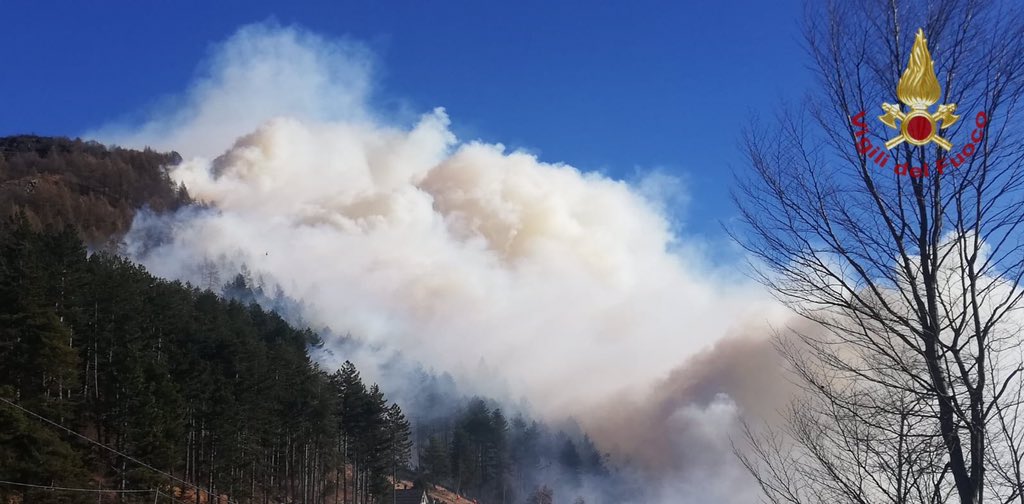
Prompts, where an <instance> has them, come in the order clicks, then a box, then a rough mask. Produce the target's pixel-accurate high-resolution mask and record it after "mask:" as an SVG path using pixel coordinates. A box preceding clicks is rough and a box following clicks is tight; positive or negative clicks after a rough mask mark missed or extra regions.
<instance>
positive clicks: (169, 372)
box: [0, 218, 410, 502]
mask: <svg viewBox="0 0 1024 504" xmlns="http://www.w3.org/2000/svg"><path fill="white" fill-rule="evenodd" d="M7 228H8V230H7V231H5V232H4V233H3V235H2V237H0V398H2V399H4V400H6V401H11V403H14V404H17V405H19V406H20V407H22V408H25V410H21V409H17V408H15V407H12V406H11V405H10V404H11V403H5V404H4V405H3V406H4V407H0V448H2V451H0V454H2V455H0V457H2V458H0V479H2V480H5V481H16V482H25V483H33V484H39V485H51V484H57V485H58V486H65V487H99V486H102V487H104V488H117V489H133V488H134V489H137V488H151V487H163V488H166V489H168V492H170V488H172V487H175V486H177V487H181V486H182V485H183V483H181V482H180V481H175V480H174V479H171V478H169V477H167V476H165V475H162V474H160V473H159V472H157V471H154V470H151V469H147V468H145V467H143V466H141V465H140V464H138V463H137V462H135V461H133V460H130V459H129V458H127V457H125V456H121V455H118V454H117V453H116V452H120V453H123V454H125V455H130V456H131V457H132V458H135V459H138V460H141V461H144V462H146V463H147V464H148V465H151V466H153V467H154V468H156V469H158V470H160V471H163V472H166V473H168V474H170V475H173V476H174V477H176V478H179V479H180V480H184V481H187V482H190V483H194V484H196V485H198V486H199V487H201V488H203V489H209V490H210V491H211V492H213V493H214V494H225V495H228V496H230V499H231V500H233V501H242V502H246V501H252V502H268V501H275V502H277V501H280V500H282V499H284V500H288V501H293V502H318V501H320V500H321V498H322V497H323V496H325V495H326V494H328V493H333V492H344V493H347V494H348V496H349V499H353V498H355V497H357V498H358V500H357V501H358V502H365V501H367V500H368V499H369V497H371V496H380V495H383V494H384V493H386V492H388V489H389V488H390V486H389V483H388V480H387V479H386V478H387V476H388V475H390V474H392V472H393V471H394V470H395V469H396V468H397V467H403V466H404V465H405V464H406V462H407V461H408V459H409V455H410V453H409V451H410V445H409V424H408V422H407V420H406V419H405V418H404V416H403V414H402V412H401V409H400V408H399V407H398V406H397V405H394V404H389V403H388V402H387V400H386V398H385V397H384V394H383V393H382V392H381V391H380V390H379V389H378V388H377V387H376V386H375V385H371V386H369V387H368V386H366V385H365V384H364V383H363V382H362V380H361V378H360V376H359V373H358V372H357V371H356V369H355V367H354V366H352V365H351V364H347V365H346V366H344V367H343V368H342V369H341V370H339V371H337V372H334V373H330V374H328V373H326V372H324V371H323V370H320V369H319V368H318V367H317V366H316V365H313V364H312V363H311V362H310V360H309V357H308V354H307V346H309V345H316V344H318V340H317V337H316V335H315V334H313V333H312V332H310V331H308V330H296V329H293V328H291V327H289V326H288V324H287V323H285V322H284V321H283V320H282V319H281V318H280V317H278V316H276V315H274V314H272V313H267V312H265V311H263V310H262V309H260V308H259V307H258V306H256V305H254V304H253V305H249V306H244V305H242V304H240V303H238V302H234V301H225V300H222V299H220V298H218V297H217V296H216V295H214V294H213V293H211V292H209V291H200V290H197V289H195V288H192V287H188V286H185V285H181V284H179V283H175V282H167V281H163V280H159V279H156V278H154V277H152V276H151V275H149V274H147V273H146V272H145V271H143V270H142V269H141V268H140V267H138V266H136V265H134V264H132V263H130V262H129V261H127V260H125V259H122V258H118V257H114V256H111V255H107V254H105V253H98V254H93V255H92V256H89V257H87V256H86V253H85V249H84V247H83V245H82V243H81V242H80V241H79V240H78V238H77V237H76V236H75V234H74V233H73V232H72V231H71V230H70V229H68V230H65V231H62V232H57V233H37V232H34V231H32V230H31V229H30V226H29V224H28V222H27V220H25V219H24V218H23V219H22V220H21V221H20V222H17V223H15V224H13V225H9V226H7ZM29 412H31V413H35V414H38V415H41V416H42V417H44V418H46V419H50V420H52V421H54V422H56V423H57V424H60V425H63V426H65V427H68V428H69V429H72V430H73V431H75V432H77V433H80V434H82V435H84V436H87V437H88V438H91V439H93V440H95V441H96V442H97V443H98V444H91V443H89V442H87V441H85V440H84V439H83V438H80V437H76V436H73V435H70V434H68V433H67V432H61V430H60V429H59V428H56V427H54V426H52V425H48V424H45V423H44V422H41V421H39V419H38V418H36V417H34V416H33V415H32V414H31V413H29ZM100 444H102V445H103V446H105V447H108V448H109V449H107V448H104V447H102V446H100ZM113 450H116V452H115V451H113ZM346 464H351V465H352V468H353V469H354V473H355V478H354V480H352V481H351V482H350V481H349V480H347V479H342V483H343V485H334V484H333V483H332V481H334V480H335V479H336V478H337V475H338V474H339V473H342V472H343V471H344V470H345V465H346ZM346 484H350V485H351V488H335V487H338V486H341V487H344V486H346ZM13 491H14V492H16V493H18V494H20V496H21V497H23V498H25V502H36V501H39V500H43V499H44V498H55V497H60V498H61V499H63V498H69V496H68V495H64V494H60V493H59V492H58V493H56V494H54V493H48V492H46V491H44V490H27V491H26V490H25V489H24V488H21V489H15V490H13ZM0 492H3V493H4V496H5V497H9V496H10V495H11V494H12V488H9V487H4V486H3V485H0ZM193 495H195V496H196V498H197V502H198V501H199V497H200V495H198V494H195V493H193Z"/></svg>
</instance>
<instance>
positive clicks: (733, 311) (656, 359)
mask: <svg viewBox="0 0 1024 504" xmlns="http://www.w3.org/2000/svg"><path fill="white" fill-rule="evenodd" d="M370 61H371V58H369V56H368V54H367V52H366V51H364V50H362V49H360V48H359V47H358V46H357V45H353V44H341V43H337V42H332V41H328V40H325V39H322V38H320V37H317V36H314V35H311V34H309V33H306V32H303V31H301V30H298V29H292V28H277V27H269V26H265V25H256V26H250V27H246V28H243V29H242V30H240V31H239V32H238V33H237V34H236V35H235V36H233V37H232V38H231V39H229V40H228V41H227V42H225V43H224V44H222V45H220V46H219V47H218V48H217V50H216V51H215V53H214V56H213V57H212V59H211V62H210V64H209V65H208V66H207V67H206V68H205V71H206V72H207V73H208V75H206V76H205V77H203V78H202V79H201V80H200V81H199V82H198V83H197V84H196V85H195V86H194V87H193V88H192V89H191V90H190V91H189V92H188V93H187V94H186V95H185V96H184V98H183V99H182V100H181V102H180V103H181V108H180V109H177V110H172V111H169V112H166V113H163V114H158V115H157V116H155V117H153V118H152V119H151V120H150V121H148V122H147V123H146V124H144V125H142V126H141V127H130V126H109V127H106V128H104V129H102V130H100V132H98V133H97V134H96V136H97V137H99V138H100V139H101V140H104V141H108V142H113V143H117V144H120V145H129V146H146V145H148V146H153V147H158V148H164V149H175V150H178V151H179V152H182V153H183V154H184V155H185V156H186V158H191V159H189V160H188V161H186V162H184V163H182V164H181V165H179V166H178V167H176V168H175V169H174V170H173V172H172V174H171V175H172V178H174V179H175V180H176V181H179V182H182V183H184V184H185V185H186V186H187V187H188V190H189V191H190V193H191V194H192V195H193V196H194V197H195V198H197V199H199V200H201V201H203V202H206V203H208V204H209V206H210V208H209V209H205V210H195V209H191V210H187V211H183V212H181V213H179V214H178V215H175V216H171V217H153V216H150V215H146V214H143V215H141V216H140V217H139V218H138V219H137V220H136V222H135V224H134V226H133V230H132V232H131V233H130V234H129V236H128V238H127V245H128V252H129V254H130V255H132V257H133V258H134V259H136V260H137V261H139V262H141V263H142V264H144V265H145V266H146V267H147V268H148V269H149V270H150V271H152V272H153V273H155V274H157V275H161V276H164V277H168V278H175V279H182V280H189V281H193V282H194V283H197V284H202V283H203V279H202V268H201V265H202V264H203V263H204V262H206V261H210V260H212V261H215V262H218V263H219V264H220V265H221V266H223V267H224V268H226V269H227V270H228V271H230V270H231V269H237V268H238V267H240V266H241V265H242V264H245V265H246V266H247V267H248V268H249V269H250V270H252V271H256V272H260V273H261V274H264V275H266V278H267V279H268V280H269V281H272V282H274V283H276V284H277V286H278V287H280V288H281V289H282V290H283V291H284V292H285V293H286V294H288V295H289V296H290V297H293V298H297V299H301V300H303V302H304V303H306V307H307V310H306V312H305V313H304V314H303V315H304V317H306V318H307V320H308V321H309V322H310V323H311V324H312V325H314V326H318V325H326V326H329V327H331V328H332V329H333V330H334V331H335V332H337V333H349V334H351V335H353V336H354V337H356V338H359V339H362V340H364V341H366V342H367V343H368V345H367V346H366V348H372V349H374V350H373V351H361V352H359V354H358V355H355V356H353V355H348V354H345V355H342V357H344V358H351V359H352V360H353V361H354V362H355V363H356V364H357V365H358V366H360V368H361V369H364V370H365V371H364V372H365V374H367V375H368V377H369V378H370V379H374V371H373V370H374V369H376V368H377V367H378V366H379V365H380V362H379V360H380V359H383V358H385V357H384V356H387V355H390V353H391V352H393V351H397V350H400V351H401V352H403V353H405V354H406V355H411V356H413V357H414V358H415V359H417V360H419V361H421V362H424V363H426V364H427V365H430V366H433V367H435V368H438V369H441V370H445V371H449V372H451V373H452V374H453V375H454V376H455V377H456V379H457V381H458V382H459V383H460V384H461V385H463V386H465V387H466V388H467V389H468V390H470V391H478V392H481V393H488V394H495V395H498V396H499V397H505V398H507V399H510V400H517V399H518V398H520V397H525V398H527V399H528V400H529V402H530V403H531V404H532V405H533V407H534V408H535V409H536V411H537V412H538V413H540V414H541V415H542V416H546V417H548V418H559V417H564V416H567V415H586V416H584V417H581V418H580V419H579V420H580V422H581V423H582V424H583V426H584V428H587V429H588V430H592V431H593V433H594V436H595V439H596V441H597V442H598V443H599V444H601V445H602V446H603V447H605V449H614V450H616V452H617V453H620V454H622V455H624V456H626V457H629V458H631V459H634V460H640V461H641V462H642V463H645V464H647V465H648V466H649V467H650V468H657V467H660V468H662V469H664V470H666V471H670V470H672V469H673V468H683V469H685V468H693V467H718V468H721V467H726V466H728V467H731V468H733V469H735V467H736V466H735V464H734V463H733V462H732V461H731V459H730V461H724V459H723V460H721V461H716V462H715V463H714V465H711V466H708V465H701V464H699V463H696V462H695V461H693V460H690V458H692V456H691V455H686V456H682V455H680V454H679V453H676V452H673V451H671V449H668V448H665V447H658V446H656V445H658V444H659V442H658V440H656V439H654V438H653V437H651V436H647V437H644V436H643V435H642V431H641V430H640V429H652V428H653V429H655V431H656V432H665V433H666V435H668V436H682V441H681V442H688V441H687V438H686V436H687V435H690V436H696V437H699V438H700V439H712V438H714V439H713V440H712V441H709V444H707V447H706V449H707V450H714V451H716V453H715V454H714V457H718V458H722V457H725V456H726V455H728V454H727V453H724V452H726V451H727V449H728V443H727V442H726V443H725V444H724V445H723V442H722V439H719V438H721V437H722V436H721V435H711V434H709V433H708V432H702V431H701V430H700V429H705V430H708V429H710V430H715V429H716V428H719V427H721V432H720V433H726V435H725V438H724V439H726V440H727V437H728V434H727V433H728V428H727V426H728V425H731V423H730V422H734V421H735V418H736V415H737V414H739V412H740V411H741V410H742V409H744V408H746V407H748V404H747V402H749V403H751V404H753V403H756V402H757V400H758V398H757V396H758V394H752V393H749V391H750V390H756V388H748V386H750V382H758V381H761V382H762V385H764V383H763V381H764V380H765V377H764V376H763V375H762V376H754V375H753V374H752V373H744V372H742V370H737V369H732V371H733V372H732V373H728V372H723V373H717V374H716V373H715V372H713V371H714V369H713V368H709V367H708V366H712V364H715V363H720V364H721V365H725V366H730V365H731V366H738V365H745V364H748V363H751V362H755V361H757V359H756V356H757V353H756V352H755V353H753V354H751V353H750V352H749V351H748V350H749V348H761V349H764V350H765V351H767V350H768V348H767V345H766V344H764V339H763V337H762V336H756V337H752V338H748V339H744V340H742V341H743V342H744V343H735V344H731V343H723V344H720V345H719V346H718V347H716V348H715V349H713V350H710V351H709V352H710V353H704V354H699V352H701V351H704V350H706V349H708V348H709V347H710V346H711V345H712V344H714V343H715V342H717V341H719V340H721V339H723V338H725V337H726V336H727V335H729V334H730V332H733V333H735V331H736V330H737V327H738V326H742V327H743V328H744V329H743V330H744V331H745V332H748V333H754V334H758V335H760V334H766V333H767V330H765V331H760V330H758V329H757V328H759V327H761V324H763V323H764V322H765V321H766V320H767V319H775V320H778V319H780V318H781V317H782V315H781V311H780V310H779V309H778V308H777V307H776V306H775V305H774V304H773V303H772V302H771V301H769V298H768V297H767V296H766V295H764V294H763V293H762V291H761V289H759V288H757V287H755V286H752V285H751V284H750V283H749V282H748V281H747V280H746V279H745V278H743V277H741V276H738V275H737V274H736V273H734V272H733V271H731V270H727V269H717V268H715V267H713V266H711V265H710V262H709V261H707V260H706V258H705V257H704V256H703V255H702V252H700V251H701V250H702V249H703V247H702V244H701V243H700V242H696V241H695V242H689V241H688V240H687V238H685V237H683V236H679V235H677V234H676V233H674V232H673V226H672V221H671V217H670V216H668V215H666V214H665V213H664V212H663V211H662V210H661V206H660V205H659V204H658V202H657V201H652V200H650V199H648V198H646V197H645V196H644V195H645V194H649V191H646V190H645V189H644V187H643V184H638V185H635V186H634V185H630V184H628V183H625V182H622V181H616V180H612V179H610V178H607V177H605V176H603V175H600V174H596V173H587V172H582V171H580V170H578V169H576V168H574V167H572V166H569V165H564V164H549V163H545V162H541V161H539V160H538V159H537V158H536V157H534V156H532V155H529V154H526V153H522V152H507V151H506V150H505V149H504V148H503V147H502V146H501V145H494V144H487V143H482V142H474V141H470V142H462V141H460V140H458V139H457V138H456V137H455V136H454V134H453V133H452V132H451V130H450V128H449V124H450V123H449V118H448V116H447V115H446V114H445V112H444V111H443V110H442V109H437V110H434V111H432V112H430V113H427V114H425V115H423V116H422V117H421V118H420V120H419V121H418V122H417V123H416V124H414V125H412V126H411V127H408V126H406V127H402V126H401V125H398V126H396V125H391V124H388V123H387V122H386V121H383V120H380V119H379V118H376V117H375V115H374V113H373V111H371V110H370V107H369V105H368V100H369V98H370V91H371V90H370V87H371V86H370V83H371V82H372V75H371V73H370V69H371V67H372V65H371V64H370ZM658 176H659V177H664V176H665V175H663V174H659V175H658ZM154 235H159V236H161V239H160V240H159V241H157V242H154V241H153V240H152V239H151V237H152V236H154ZM747 326H750V327H754V328H755V329H750V330H747ZM748 340H749V341H748ZM738 341H739V340H738ZM336 344H338V343H337V342H332V341H328V342H327V346H328V347H331V346H332V345H336ZM745 352H746V353H745ZM695 356H696V357H695ZM324 358H325V359H327V362H326V364H328V365H331V364H336V363H334V362H331V361H330V359H331V357H330V356H329V355H325V356H324ZM688 359H692V360H691V361H690V362H689V364H687V366H686V367H684V368H681V369H678V370H677V369H676V368H677V367H678V366H680V365H681V364H684V363H686V362H687V361H688ZM765 362H767V364H765ZM695 363H696V364H695ZM709 363H710V364H709ZM761 364H762V365H765V366H769V367H770V366H771V364H770V362H769V361H763V362H762V363H761ZM715 365H717V364H715ZM693 366H697V367H698V371H696V372H691V371H688V369H690V368H692V367H693ZM755 369H760V368H755ZM681 376H688V377H690V378H687V379H681V378H680V377H681ZM722 376H727V377H730V378H728V379H724V378H721V377H722ZM687 380H689V381H687ZM694 380H696V381H699V382H700V383H696V384H695V383H694ZM681 383H684V384H685V385H680V384H681ZM701 384H704V385H701ZM766 388H771V385H770V383H769V384H768V385H766ZM626 397H628V398H630V399H629V400H628V401H627V400H626V399H624V398H626ZM626 404H628V405H629V406H625V407H624V405H626ZM609 405H612V406H611V407H610V406H609ZM616 409H617V410H618V411H619V414H611V413H612V412H613V411H615V410H616ZM658 429H661V430H658ZM681 433H682V434H681ZM663 449H667V450H668V451H664V450H663ZM659 450H661V451H659ZM716 460H717V459H716ZM729 464H733V465H729ZM702 477H706V475H702V473H700V472H699V471H697V472H693V473H691V475H690V476H688V477H682V478H681V479H680V481H683V482H697V481H699V479H698V478H702ZM686 484H690V483H686ZM694 484H696V483H694ZM729 492H733V493H732V494H730V493H729ZM710 495H718V493H717V492H716V493H714V494H710ZM729 495H732V496H733V497H729ZM738 495H739V494H738V493H736V489H735V488H731V489H730V488H728V485H726V484H723V486H722V489H721V494H720V497H718V499H720V501H722V502H728V501H729V499H730V498H736V499H739V498H740V497H739V496H738ZM744 495H745V494H744ZM708 496H709V494H706V493H705V494H704V495H703V496H702V498H703V499H704V501H706V500H707V497H708Z"/></svg>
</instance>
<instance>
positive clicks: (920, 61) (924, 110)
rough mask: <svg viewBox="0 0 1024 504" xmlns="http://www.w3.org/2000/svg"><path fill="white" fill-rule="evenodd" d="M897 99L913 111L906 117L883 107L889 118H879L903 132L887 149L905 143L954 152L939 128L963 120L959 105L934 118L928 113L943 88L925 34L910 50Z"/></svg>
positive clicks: (895, 108)
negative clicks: (932, 146)
mask: <svg viewBox="0 0 1024 504" xmlns="http://www.w3.org/2000/svg"><path fill="white" fill-rule="evenodd" d="M896 96H897V97H899V99H900V101H901V102H903V103H904V104H905V105H907V106H908V107H910V111H909V112H907V113H903V111H902V110H900V107H899V105H893V104H891V103H883V104H882V110H883V111H885V114H884V115H881V116H878V119H879V120H880V121H882V122H883V123H885V125H886V126H888V127H890V128H892V129H897V130H899V131H900V134H899V136H897V137H895V138H893V139H892V140H889V141H888V142H886V143H885V148H887V149H892V148H893V147H896V146H897V145H899V144H901V143H903V142H907V143H909V144H911V145H927V144H928V143H930V142H935V144H936V145H938V146H939V147H942V148H943V149H946V150H950V149H952V148H953V144H952V143H950V142H949V140H946V139H945V138H942V137H941V136H939V134H938V129H939V127H938V125H939V123H941V124H942V126H941V129H946V128H948V127H950V126H952V125H953V123H955V122H956V121H957V119H960V116H958V115H954V114H953V112H956V104H955V103H947V104H945V105H939V108H938V109H937V110H936V111H935V113H934V114H932V113H929V112H928V108H929V107H931V106H932V105H934V104H935V102H937V101H939V98H940V97H941V96H942V88H940V87H939V79H938V77H936V76H935V63H934V62H933V61H932V55H931V53H929V52H928V39H926V38H924V30H921V29H918V30H917V37H916V38H914V47H913V48H912V49H911V50H910V61H909V62H907V69H906V70H904V71H903V75H902V76H901V77H900V83H899V85H897V87H896ZM896 121H899V122H900V125H899V126H897V125H896Z"/></svg>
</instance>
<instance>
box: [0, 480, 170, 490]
mask: <svg viewBox="0 0 1024 504" xmlns="http://www.w3.org/2000/svg"><path fill="white" fill-rule="evenodd" d="M0 485H13V486H21V487H29V488H41V489H43V490H62V491H68V492H103V493H108V492H109V493H149V492H159V490H156V489H148V490H117V489H113V488H111V489H109V490H104V489H102V488H69V487H59V486H52V485H33V484H32V483H19V482H17V481H3V480H0Z"/></svg>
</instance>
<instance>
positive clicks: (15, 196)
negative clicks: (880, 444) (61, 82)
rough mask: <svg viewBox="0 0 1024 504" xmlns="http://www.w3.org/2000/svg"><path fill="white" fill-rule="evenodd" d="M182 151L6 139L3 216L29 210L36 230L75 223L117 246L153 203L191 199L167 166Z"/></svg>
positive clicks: (0, 187)
mask: <svg viewBox="0 0 1024 504" xmlns="http://www.w3.org/2000/svg"><path fill="white" fill-rule="evenodd" d="M180 161H181V156H179V155H178V154H177V153H174V152H170V153H158V152H153V151H151V150H148V149H147V150H145V151H137V150H130V149H121V148H108V147H105V146H103V145H101V144H98V143H96V142H83V141H82V140H69V139H66V138H49V137H38V136H13V137H2V138H0V219H6V218H7V217H10V216H12V215H14V213H15V212H17V211H18V210H22V211H24V213H25V215H26V217H27V219H28V220H29V222H30V223H32V224H33V225H35V226H36V228H37V229H40V228H42V227H43V226H54V227H56V228H58V229H59V228H61V227H63V226H64V225H65V224H71V225H74V226H75V227H77V228H79V229H80V230H81V234H82V237H83V239H85V240H86V242H88V243H89V244H90V245H101V244H110V243H111V242H112V241H116V240H117V239H118V238H119V237H120V236H122V235H123V234H124V233H125V232H126V231H127V230H128V227H129V226H130V225H131V222H132V217H133V216H134V215H135V212H136V211H137V210H138V209H140V208H142V207H148V208H151V209H153V210H155V211H166V210H173V209H176V208H178V207H180V206H181V205H185V204H187V203H189V202H190V199H189V196H188V192H187V191H186V190H185V188H184V187H179V186H177V185H175V184H173V183H171V181H170V178H169V177H168V176H167V171H166V167H167V166H169V165H173V164H175V163H178V162H180Z"/></svg>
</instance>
